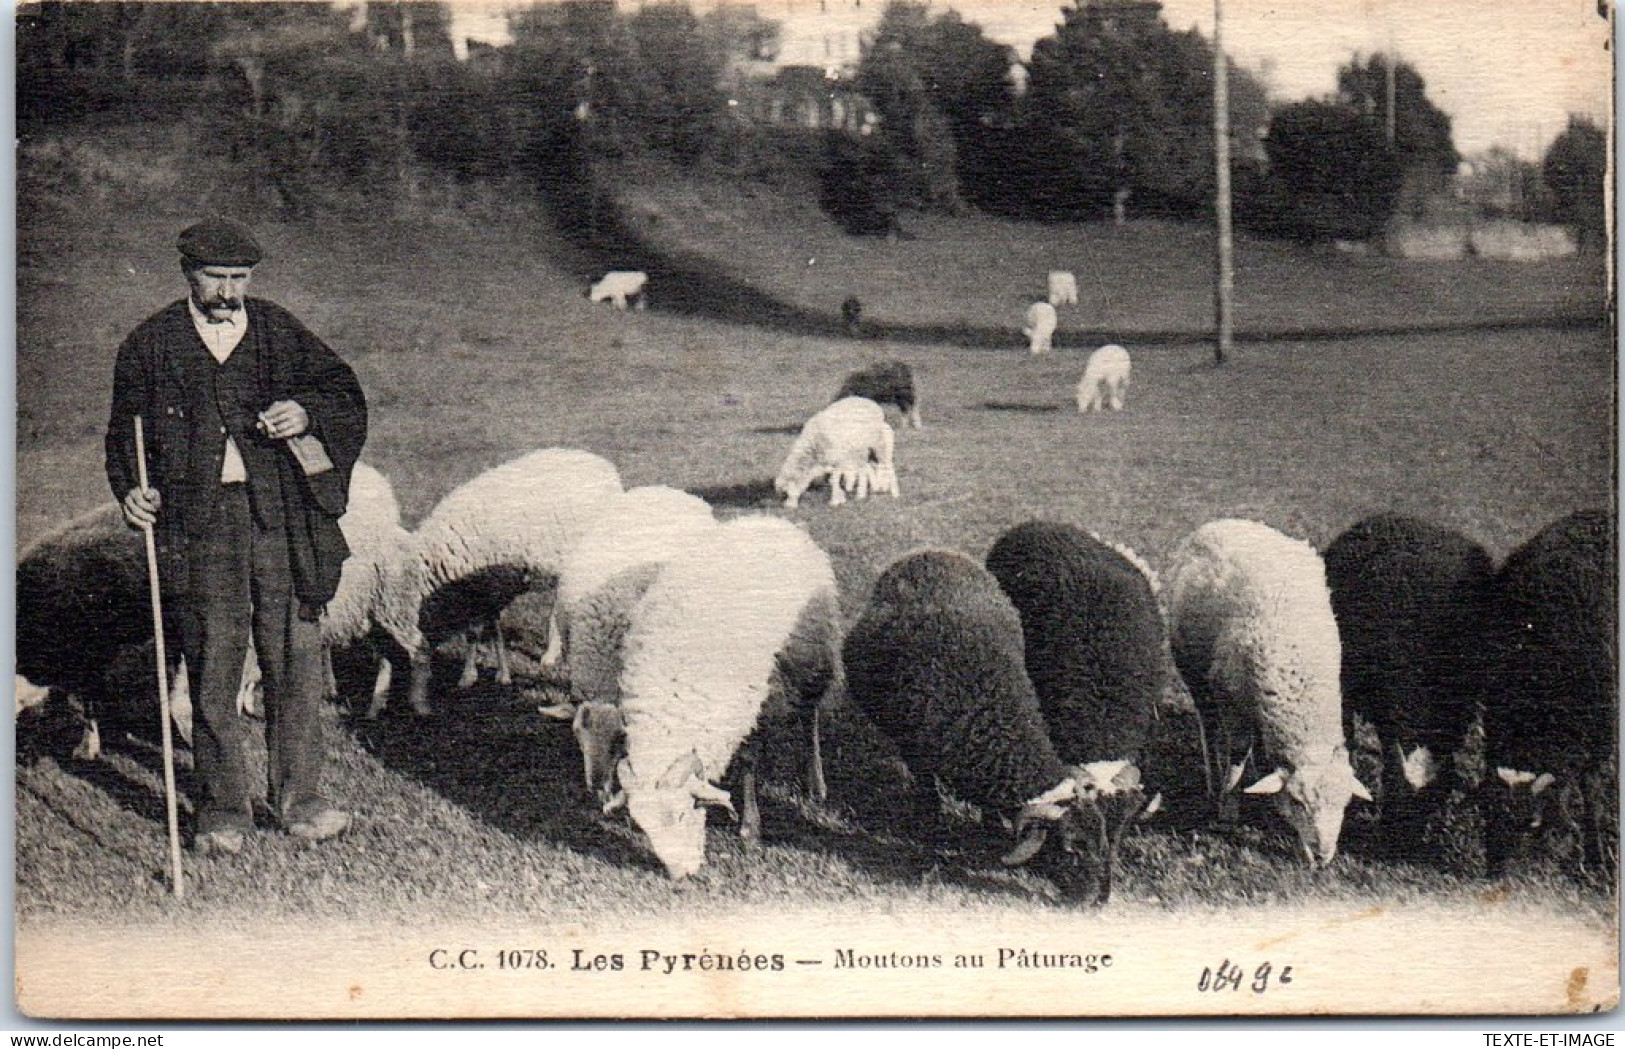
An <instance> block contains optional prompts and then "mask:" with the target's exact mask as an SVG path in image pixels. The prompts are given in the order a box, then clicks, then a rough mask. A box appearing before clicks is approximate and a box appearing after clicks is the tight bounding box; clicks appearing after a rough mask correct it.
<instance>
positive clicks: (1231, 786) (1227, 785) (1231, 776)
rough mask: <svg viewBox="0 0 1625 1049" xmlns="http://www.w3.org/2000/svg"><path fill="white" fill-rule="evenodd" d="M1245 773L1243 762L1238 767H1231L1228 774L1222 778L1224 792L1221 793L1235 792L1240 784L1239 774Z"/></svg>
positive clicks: (1245, 764)
mask: <svg viewBox="0 0 1625 1049" xmlns="http://www.w3.org/2000/svg"><path fill="white" fill-rule="evenodd" d="M1246 771H1247V763H1246V762H1245V761H1243V762H1242V763H1241V764H1239V765H1231V766H1230V771H1229V773H1228V774H1226V776H1225V777H1224V791H1223V793H1225V794H1228V793H1230V792H1231V791H1233V790H1235V789H1236V787H1237V786H1239V785H1240V784H1241V774H1242V773H1243V772H1246ZM1248 793H1249V794H1250V793H1252V792H1251V791H1248Z"/></svg>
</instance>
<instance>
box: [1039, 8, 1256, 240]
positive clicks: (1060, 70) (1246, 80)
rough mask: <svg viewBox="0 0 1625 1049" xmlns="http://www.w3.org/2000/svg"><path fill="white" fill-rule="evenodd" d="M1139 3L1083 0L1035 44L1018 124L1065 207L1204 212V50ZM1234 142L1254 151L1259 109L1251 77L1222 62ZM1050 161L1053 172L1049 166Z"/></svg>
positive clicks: (1207, 125)
mask: <svg viewBox="0 0 1625 1049" xmlns="http://www.w3.org/2000/svg"><path fill="white" fill-rule="evenodd" d="M1159 9H1160V5H1158V4H1155V3H1146V2H1139V0H1080V2H1079V3H1078V4H1077V5H1076V6H1074V7H1070V8H1067V9H1065V10H1064V11H1063V15H1064V19H1065V20H1064V22H1063V23H1062V25H1060V26H1059V27H1058V28H1057V29H1056V32H1055V35H1054V36H1050V37H1046V38H1045V39H1043V40H1040V41H1038V43H1037V44H1035V45H1034V47H1033V55H1032V61H1031V63H1030V66H1029V71H1030V77H1029V82H1028V92H1027V99H1026V116H1025V120H1024V124H1025V126H1026V128H1027V129H1028V135H1027V137H1028V138H1029V139H1031V140H1032V141H1034V142H1035V143H1036V145H1035V146H1034V147H1033V148H1035V149H1037V148H1042V149H1046V150H1050V151H1054V154H1053V155H1052V156H1051V157H1049V158H1047V160H1046V161H1045V162H1044V163H1043V166H1045V167H1049V168H1051V169H1052V170H1050V171H1047V172H1042V173H1040V172H1037V171H1035V172H1034V173H1033V174H1034V176H1035V178H1034V179H1033V180H1031V181H1036V178H1037V177H1054V176H1055V175H1057V174H1059V175H1060V176H1061V177H1063V178H1065V179H1067V181H1068V183H1069V185H1068V187H1067V189H1066V191H1064V192H1056V191H1055V190H1054V189H1053V188H1052V189H1050V191H1049V197H1050V200H1051V202H1052V203H1056V204H1061V205H1062V206H1063V207H1067V208H1068V209H1069V210H1074V209H1075V210H1082V211H1084V212H1086V213H1088V212H1099V211H1102V210H1105V209H1106V208H1108V207H1113V208H1115V210H1117V211H1118V213H1119V214H1121V213H1122V212H1123V211H1124V210H1126V208H1127V206H1128V205H1129V202H1130V201H1132V202H1133V204H1134V206H1135V208H1136V209H1137V210H1141V211H1150V212H1153V213H1162V214H1174V215H1188V214H1193V213H1196V212H1198V211H1201V210H1203V209H1205V208H1206V207H1207V206H1209V203H1210V202H1211V200H1212V192H1213V191H1212V186H1213V155H1212V153H1213V147H1212V141H1213V131H1212V128H1213V88H1212V82H1211V73H1212V69H1213V50H1212V46H1211V45H1210V44H1209V43H1208V41H1207V40H1205V39H1204V38H1203V37H1202V36H1201V35H1200V34H1198V33H1197V32H1196V31H1194V30H1190V31H1187V32H1182V33H1176V32H1174V31H1173V30H1171V29H1169V28H1168V26H1167V25H1166V24H1165V23H1164V22H1163V21H1162V18H1161V17H1160V15H1159V14H1158V11H1159ZM1230 92H1231V112H1232V123H1233V127H1234V131H1233V133H1232V139H1233V141H1232V146H1233V148H1234V152H1235V153H1236V154H1237V155H1238V156H1240V157H1250V156H1257V154H1258V153H1259V151H1260V150H1259V144H1258V140H1257V133H1258V129H1259V128H1261V127H1262V126H1263V124H1264V121H1263V119H1262V115H1263V113H1265V112H1266V111H1267V110H1266V106H1265V101H1264V92H1263V89H1262V87H1261V86H1260V85H1259V84H1258V81H1257V80H1256V79H1254V78H1253V77H1251V76H1249V75H1247V74H1246V73H1245V72H1243V71H1242V70H1240V69H1237V68H1235V67H1234V66H1232V67H1231V85H1230ZM1056 169H1058V170H1056Z"/></svg>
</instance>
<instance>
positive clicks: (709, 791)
mask: <svg viewBox="0 0 1625 1049" xmlns="http://www.w3.org/2000/svg"><path fill="white" fill-rule="evenodd" d="M688 792H689V793H690V794H692V795H693V796H694V799H695V800H696V801H702V802H704V803H705V804H707V805H717V806H720V807H721V808H724V809H727V810H728V815H730V816H732V817H734V818H735V819H738V818H739V814H738V813H737V812H735V811H734V802H733V798H731V797H729V796H728V792H727V791H725V790H723V789H722V788H721V787H719V786H717V785H716V784H715V783H707V782H706V781H705V780H703V779H701V778H700V777H698V776H695V777H694V778H693V779H692V780H690V781H689V784H688Z"/></svg>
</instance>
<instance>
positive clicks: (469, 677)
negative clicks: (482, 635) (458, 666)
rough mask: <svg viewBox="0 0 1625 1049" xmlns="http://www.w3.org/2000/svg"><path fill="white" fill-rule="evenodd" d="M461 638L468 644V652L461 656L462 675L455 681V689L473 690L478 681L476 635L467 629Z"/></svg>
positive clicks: (477, 641) (478, 668)
mask: <svg viewBox="0 0 1625 1049" xmlns="http://www.w3.org/2000/svg"><path fill="white" fill-rule="evenodd" d="M463 637H464V638H465V639H466V640H467V642H468V650H467V652H466V654H464V656H463V675H462V677H459V678H458V679H457V687H458V688H473V687H474V683H475V682H477V681H479V679H480V665H479V640H478V634H477V633H476V631H475V630H474V629H469V630H466V631H464V633H463Z"/></svg>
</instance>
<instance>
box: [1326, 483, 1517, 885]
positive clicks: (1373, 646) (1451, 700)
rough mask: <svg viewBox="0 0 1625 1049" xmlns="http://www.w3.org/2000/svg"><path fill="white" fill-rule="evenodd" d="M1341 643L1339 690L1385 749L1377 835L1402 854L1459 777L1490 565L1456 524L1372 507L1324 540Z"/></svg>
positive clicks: (1415, 844)
mask: <svg viewBox="0 0 1625 1049" xmlns="http://www.w3.org/2000/svg"><path fill="white" fill-rule="evenodd" d="M1325 563H1326V582H1327V585H1328V586H1329V587H1330V589H1331V597H1332V613H1333V614H1334V615H1335V616H1336V617H1337V629H1338V634H1339V637H1340V638H1341V641H1342V648H1343V664H1342V682H1343V698H1344V701H1345V704H1346V705H1347V707H1348V709H1349V711H1351V712H1353V713H1358V714H1359V715H1361V716H1362V717H1363V718H1365V719H1366V720H1367V721H1368V722H1370V723H1371V726H1372V728H1373V729H1375V731H1376V733H1377V738H1378V740H1379V741H1380V743H1381V747H1382V760H1383V771H1382V820H1383V824H1384V839H1385V840H1386V842H1387V844H1388V845H1389V847H1390V848H1391V849H1392V851H1393V852H1394V853H1395V854H1396V855H1398V856H1401V857H1406V858H1410V857H1414V856H1415V855H1417V854H1418V852H1419V851H1420V850H1421V848H1422V846H1423V845H1424V839H1425V833H1424V832H1425V829H1426V822H1427V820H1428V818H1429V816H1430V815H1431V814H1434V813H1436V812H1438V811H1439V810H1440V809H1441V808H1442V806H1443V804H1444V802H1445V801H1446V800H1447V799H1448V797H1449V795H1450V791H1451V789H1452V788H1453V787H1454V786H1456V777H1455V762H1454V761H1453V760H1452V758H1453V756H1454V754H1455V753H1456V752H1457V751H1458V750H1460V749H1461V748H1462V746H1463V745H1464V744H1465V743H1466V741H1467V736H1468V732H1469V730H1470V729H1471V728H1472V724H1473V720H1474V718H1475V716H1476V705H1477V702H1476V701H1477V695H1476V693H1477V689H1476V688H1475V687H1474V678H1475V676H1476V675H1475V671H1474V668H1475V666H1476V664H1477V662H1478V660H1479V658H1480V655H1481V653H1482V651H1483V646H1484V636H1483V633H1484V615H1485V603H1486V601H1487V600H1488V598H1489V588H1490V583H1491V580H1492V578H1493V577H1494V574H1495V564H1494V562H1493V561H1492V560H1491V558H1490V555H1489V554H1488V553H1486V552H1485V550H1484V548H1483V547H1482V546H1480V545H1478V544H1477V543H1475V542H1473V541H1472V540H1471V539H1468V538H1467V537H1466V536H1464V535H1461V534H1460V533H1458V532H1454V531H1452V530H1450V529H1448V528H1444V527H1441V526H1439V525H1436V524H1432V523H1430V522H1428V521H1423V520H1420V519H1418V518H1415V517H1408V516H1405V515H1402V514H1392V513H1383V514H1376V515H1373V516H1371V517H1367V518H1365V519H1364V520H1362V521H1360V522H1359V523H1357V524H1355V525H1354V526H1353V527H1351V528H1350V529H1349V530H1348V531H1346V532H1344V533H1343V534H1342V535H1340V536H1338V537H1337V539H1335V540H1334V541H1333V542H1332V544H1331V545H1330V546H1328V547H1327V548H1326V554H1325Z"/></svg>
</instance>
